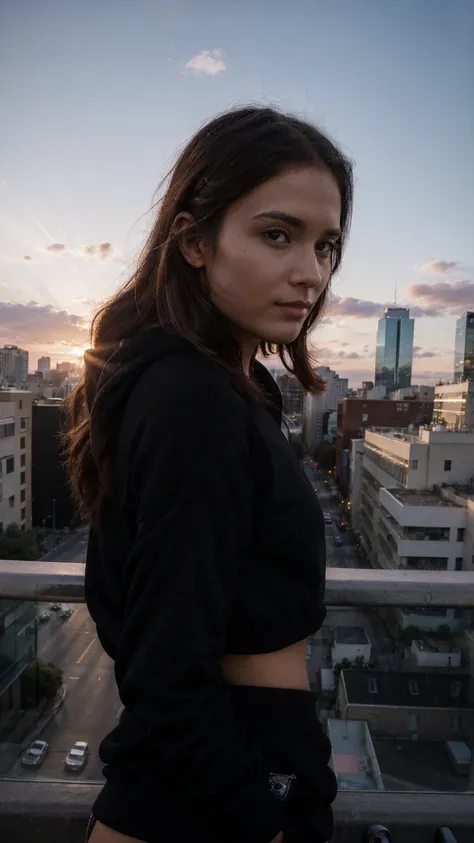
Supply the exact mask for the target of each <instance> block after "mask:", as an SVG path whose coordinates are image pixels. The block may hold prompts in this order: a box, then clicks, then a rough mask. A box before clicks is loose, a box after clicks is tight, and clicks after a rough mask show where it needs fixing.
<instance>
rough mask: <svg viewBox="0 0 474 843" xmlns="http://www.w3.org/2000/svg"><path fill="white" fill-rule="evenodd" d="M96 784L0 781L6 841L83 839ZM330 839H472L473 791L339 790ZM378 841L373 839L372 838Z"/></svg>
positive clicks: (459, 842) (351, 842)
mask: <svg viewBox="0 0 474 843" xmlns="http://www.w3.org/2000/svg"><path fill="white" fill-rule="evenodd" d="M100 787H101V785H99V784H92V783H91V784H86V783H84V784H68V783H64V782H55V781H49V782H38V781H34V782H33V781H27V780H25V779H22V780H21V781H7V780H5V779H3V780H0V789H1V793H2V799H1V802H0V830H1V832H2V834H1V837H2V840H4V841H5V843H7V841H8V843H13V841H15V843H46V841H52V840H58V841H64V843H84V836H85V829H86V824H87V818H88V815H89V812H90V806H91V805H92V803H93V802H94V799H95V798H96V796H97V794H98V792H99V788H100ZM335 820H336V827H335V833H334V836H333V838H332V840H331V843H364V841H365V840H367V839H368V838H367V837H366V836H365V834H366V832H367V830H368V828H369V827H370V826H372V825H374V824H375V823H380V824H383V825H385V826H387V827H388V828H389V829H390V831H391V832H392V835H393V843H398V841H400V843H433V841H434V839H435V838H434V835H435V832H436V830H437V829H438V828H439V827H440V826H443V825H448V826H450V827H451V829H452V831H453V833H454V834H455V835H456V838H455V839H456V843H472V840H473V837H472V830H473V828H474V799H473V797H472V794H468V793H466V794H454V793H447V794H439V793H385V792H380V791H379V792H363V791H360V790H358V791H354V792H352V793H348V792H345V793H340V794H339V795H338V797H337V799H336V803H335ZM375 840H377V838H375Z"/></svg>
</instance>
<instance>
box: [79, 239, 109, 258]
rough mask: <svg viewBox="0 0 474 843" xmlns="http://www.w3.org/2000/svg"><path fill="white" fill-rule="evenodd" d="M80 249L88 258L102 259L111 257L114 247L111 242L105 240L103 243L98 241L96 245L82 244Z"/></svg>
mask: <svg viewBox="0 0 474 843" xmlns="http://www.w3.org/2000/svg"><path fill="white" fill-rule="evenodd" d="M82 251H83V252H84V254H85V255H87V257H89V258H98V260H101V261H104V260H107V259H108V258H111V257H112V255H113V252H114V247H113V246H112V243H108V242H106V241H105V242H104V243H98V244H97V245H94V244H90V245H88V246H83V247H82Z"/></svg>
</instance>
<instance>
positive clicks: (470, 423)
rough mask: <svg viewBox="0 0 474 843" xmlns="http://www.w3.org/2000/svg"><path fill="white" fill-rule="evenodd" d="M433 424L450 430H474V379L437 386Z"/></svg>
mask: <svg viewBox="0 0 474 843" xmlns="http://www.w3.org/2000/svg"><path fill="white" fill-rule="evenodd" d="M433 424H442V425H444V426H445V427H446V428H447V429H448V430H463V429H467V430H474V381H462V382H461V383H447V384H440V386H436V387H435V395H434V407H433Z"/></svg>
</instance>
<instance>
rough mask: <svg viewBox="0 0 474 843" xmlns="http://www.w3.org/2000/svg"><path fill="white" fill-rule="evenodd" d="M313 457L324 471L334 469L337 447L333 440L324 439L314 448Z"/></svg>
mask: <svg viewBox="0 0 474 843" xmlns="http://www.w3.org/2000/svg"><path fill="white" fill-rule="evenodd" d="M313 457H314V460H315V462H317V463H319V465H320V466H321V468H322V469H323V470H324V471H332V469H333V468H334V466H335V465H336V448H335V446H334V445H333V443H332V442H328V440H327V439H322V440H321V442H318V444H317V445H316V447H315V449H314V453H313Z"/></svg>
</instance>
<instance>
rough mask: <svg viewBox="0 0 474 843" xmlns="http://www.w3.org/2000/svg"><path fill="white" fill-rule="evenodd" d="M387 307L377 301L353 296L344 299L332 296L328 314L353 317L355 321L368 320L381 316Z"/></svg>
mask: <svg viewBox="0 0 474 843" xmlns="http://www.w3.org/2000/svg"><path fill="white" fill-rule="evenodd" d="M384 306H385V305H383V304H381V303H380V302H376V301H368V300H366V299H356V298H353V297H352V296H347V297H345V298H343V297H342V296H337V295H335V294H333V295H332V297H331V300H330V303H329V304H328V312H329V313H330V314H331V316H338V317H341V316H351V317H352V318H354V319H368V318H370V317H371V316H380V315H381V313H382V310H383V308H384Z"/></svg>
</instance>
